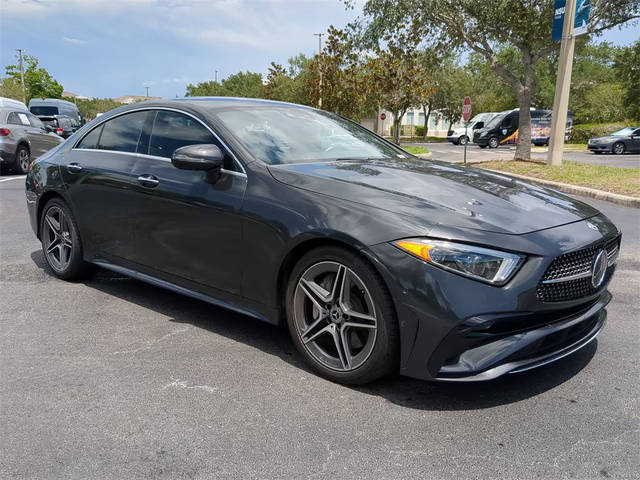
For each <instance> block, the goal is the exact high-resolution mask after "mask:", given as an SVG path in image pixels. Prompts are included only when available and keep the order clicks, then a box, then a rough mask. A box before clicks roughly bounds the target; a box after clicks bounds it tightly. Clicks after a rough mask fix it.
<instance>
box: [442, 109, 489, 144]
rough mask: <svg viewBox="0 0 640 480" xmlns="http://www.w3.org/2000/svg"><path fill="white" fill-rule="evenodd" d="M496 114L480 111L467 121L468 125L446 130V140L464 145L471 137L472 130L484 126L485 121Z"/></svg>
mask: <svg viewBox="0 0 640 480" xmlns="http://www.w3.org/2000/svg"><path fill="white" fill-rule="evenodd" d="M496 115H497V113H496V112H488V113H480V114H478V115H476V116H475V117H473V118H472V119H471V120H470V121H469V125H468V126H467V128H466V129H465V128H464V127H460V128H455V129H453V130H451V131H449V132H448V135H447V140H448V141H449V142H451V143H453V144H454V145H465V144H466V143H467V142H468V141H469V140H471V139H472V138H473V132H474V131H475V130H477V129H479V128H484V125H485V123H487V122H489V121H490V120H491V119H492V118H493V117H495V116H496Z"/></svg>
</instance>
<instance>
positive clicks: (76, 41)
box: [62, 37, 89, 45]
mask: <svg viewBox="0 0 640 480" xmlns="http://www.w3.org/2000/svg"><path fill="white" fill-rule="evenodd" d="M62 40H64V41H65V42H67V43H71V44H72V45H86V44H87V43H89V42H87V41H86V40H80V39H79V38H73V37H62Z"/></svg>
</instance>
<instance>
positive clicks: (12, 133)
mask: <svg viewBox="0 0 640 480" xmlns="http://www.w3.org/2000/svg"><path fill="white" fill-rule="evenodd" d="M62 142H64V139H63V138H62V137H60V136H58V135H56V134H55V133H53V132H52V131H51V129H50V128H48V127H46V126H45V125H44V124H43V123H42V122H41V121H40V119H39V118H38V117H36V116H35V115H33V114H32V113H30V112H29V111H27V110H26V109H21V108H19V106H15V107H14V106H0V162H1V163H2V164H3V166H7V167H9V168H10V169H12V170H13V171H14V172H16V173H21V174H24V173H27V170H28V169H29V164H30V163H31V160H33V159H36V158H38V157H39V156H40V155H42V154H43V153H45V152H46V151H48V150H51V149H52V148H53V147H56V146H58V145H59V144H61V143H62Z"/></svg>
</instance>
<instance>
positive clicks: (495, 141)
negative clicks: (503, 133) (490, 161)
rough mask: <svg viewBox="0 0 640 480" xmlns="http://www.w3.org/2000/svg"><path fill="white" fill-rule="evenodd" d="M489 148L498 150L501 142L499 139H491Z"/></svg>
mask: <svg viewBox="0 0 640 480" xmlns="http://www.w3.org/2000/svg"><path fill="white" fill-rule="evenodd" d="M488 145H489V148H498V147H499V146H500V142H499V141H498V138H497V137H491V138H490V139H489V144H488Z"/></svg>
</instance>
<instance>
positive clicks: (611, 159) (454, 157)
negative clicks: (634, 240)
mask: <svg viewBox="0 0 640 480" xmlns="http://www.w3.org/2000/svg"><path fill="white" fill-rule="evenodd" d="M403 145H416V146H424V147H426V148H428V149H429V151H430V152H431V153H432V156H431V158H433V159H434V160H443V161H446V162H452V163H461V162H462V161H463V159H464V153H463V152H464V147H463V146H462V145H454V144H452V143H449V142H430V143H426V144H425V143H406V144H405V143H403ZM514 153H515V146H513V145H503V146H500V147H498V148H496V149H491V148H480V147H478V146H477V145H474V144H472V143H470V144H469V145H468V147H467V161H468V162H470V163H473V162H486V161H488V160H512V159H513V154H514ZM531 157H532V158H533V159H535V160H545V161H546V159H547V147H533V148H532V153H531ZM564 159H565V160H571V161H574V162H581V163H589V164H592V165H608V166H611V167H626V168H639V169H640V154H635V153H634V154H624V155H595V154H593V153H591V152H588V151H572V150H567V151H565V153H564Z"/></svg>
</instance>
